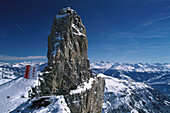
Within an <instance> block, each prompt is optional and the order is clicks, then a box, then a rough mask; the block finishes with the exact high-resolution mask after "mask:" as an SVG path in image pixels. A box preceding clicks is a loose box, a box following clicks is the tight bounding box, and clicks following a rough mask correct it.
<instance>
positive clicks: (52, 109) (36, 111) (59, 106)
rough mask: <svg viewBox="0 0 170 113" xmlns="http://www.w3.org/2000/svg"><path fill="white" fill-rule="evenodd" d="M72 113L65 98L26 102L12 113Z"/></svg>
mask: <svg viewBox="0 0 170 113" xmlns="http://www.w3.org/2000/svg"><path fill="white" fill-rule="evenodd" d="M17 112H21V113H71V112H70V109H69V108H68V106H67V103H66V102H65V99H64V96H62V95H61V96H44V97H40V98H38V99H36V98H34V99H32V100H30V101H27V102H24V103H23V104H21V105H20V106H18V107H17V108H16V109H15V110H13V111H12V112H11V113H17Z"/></svg>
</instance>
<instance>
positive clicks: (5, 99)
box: [0, 76, 37, 113]
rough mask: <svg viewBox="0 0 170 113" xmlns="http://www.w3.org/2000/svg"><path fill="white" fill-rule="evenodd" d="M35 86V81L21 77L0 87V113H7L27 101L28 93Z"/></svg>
mask: <svg viewBox="0 0 170 113" xmlns="http://www.w3.org/2000/svg"><path fill="white" fill-rule="evenodd" d="M35 85H37V81H36V80H29V79H25V78H24V77H23V76H20V77H18V78H16V79H13V80H11V81H9V82H7V83H5V84H2V85H0V110H1V112H2V113H7V112H9V111H11V110H13V109H15V108H16V107H17V106H19V105H20V104H22V103H23V102H25V101H27V100H28V99H29V98H28V96H29V93H28V91H29V90H31V87H34V86H35Z"/></svg>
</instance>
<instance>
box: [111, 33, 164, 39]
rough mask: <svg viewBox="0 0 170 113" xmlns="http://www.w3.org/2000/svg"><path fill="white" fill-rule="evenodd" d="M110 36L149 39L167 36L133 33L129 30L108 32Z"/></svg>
mask: <svg viewBox="0 0 170 113" xmlns="http://www.w3.org/2000/svg"><path fill="white" fill-rule="evenodd" d="M109 36H110V37H112V38H129V39H145V38H146V39H150V38H167V37H166V36H162V35H141V34H135V33H131V32H117V33H113V34H109Z"/></svg>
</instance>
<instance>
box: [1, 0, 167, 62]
mask: <svg viewBox="0 0 170 113" xmlns="http://www.w3.org/2000/svg"><path fill="white" fill-rule="evenodd" d="M68 6H69V7H71V8H72V9H74V10H76V11H77V13H78V14H79V15H80V17H81V18H82V21H83V23H84V25H85V27H86V30H87V36H88V45H89V48H88V56H89V58H90V60H91V61H101V60H102V61H110V62H130V63H134V62H151V63H153V62H167V63H170V0H1V1H0V40H1V41H0V61H4V62H9V61H14V60H15V61H16V60H18V59H22V60H26V59H28V60H30V59H32V61H36V60H37V59H39V58H41V59H42V61H44V60H45V59H44V58H45V57H46V54H47V37H48V35H49V34H50V29H51V25H52V20H53V18H54V17H55V15H56V14H57V13H58V12H59V10H61V9H62V8H64V7H68ZM28 56H30V57H28Z"/></svg>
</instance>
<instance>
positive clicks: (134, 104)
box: [99, 74, 170, 113]
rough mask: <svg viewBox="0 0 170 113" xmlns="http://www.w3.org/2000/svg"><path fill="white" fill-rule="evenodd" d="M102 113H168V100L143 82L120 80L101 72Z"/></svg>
mask: <svg viewBox="0 0 170 113" xmlns="http://www.w3.org/2000/svg"><path fill="white" fill-rule="evenodd" d="M99 76H101V77H104V78H105V82H106V85H105V92H104V103H103V113H122V112H123V113H127V112H135V113H138V112H139V113H168V112H169V110H170V100H169V99H168V98H166V97H165V96H163V95H162V94H160V93H159V92H158V91H156V90H154V89H153V88H151V87H149V86H147V85H146V84H144V83H140V82H135V81H128V80H121V79H117V78H114V77H109V76H106V75H103V74H99Z"/></svg>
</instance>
